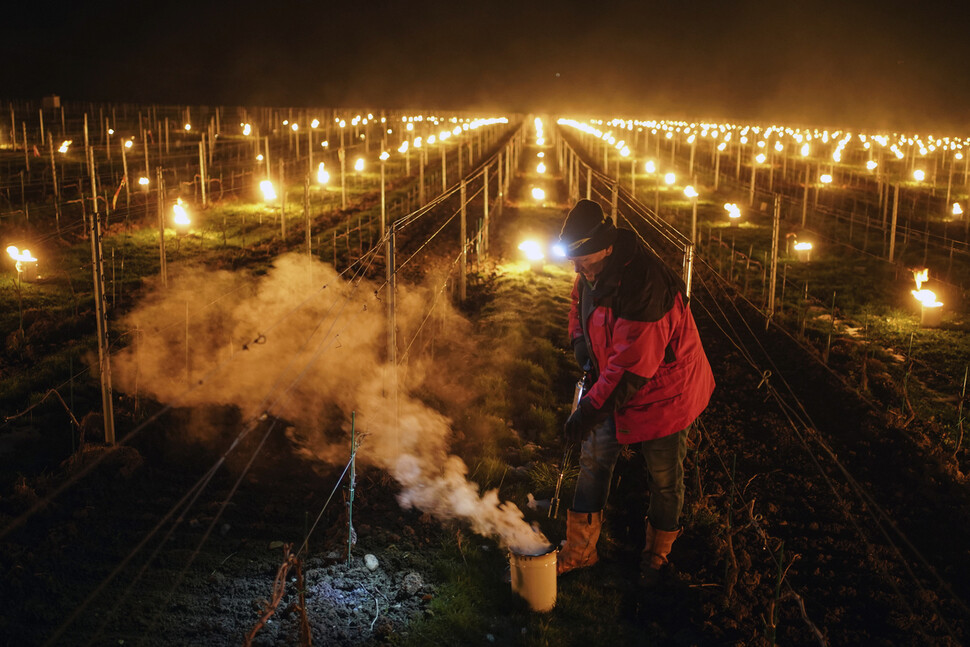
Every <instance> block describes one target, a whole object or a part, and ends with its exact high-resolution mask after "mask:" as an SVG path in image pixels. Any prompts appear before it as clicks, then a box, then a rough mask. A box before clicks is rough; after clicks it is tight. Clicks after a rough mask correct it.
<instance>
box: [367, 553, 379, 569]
mask: <svg viewBox="0 0 970 647" xmlns="http://www.w3.org/2000/svg"><path fill="white" fill-rule="evenodd" d="M377 565H378V561H377V557H375V556H374V555H371V554H370V553H367V554H366V555H364V566H366V567H367V570H369V571H376V570H377Z"/></svg>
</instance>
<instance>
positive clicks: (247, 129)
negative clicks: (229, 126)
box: [243, 124, 253, 137]
mask: <svg viewBox="0 0 970 647" xmlns="http://www.w3.org/2000/svg"><path fill="white" fill-rule="evenodd" d="M251 134H253V127H252V126H251V125H250V124H243V135H245V136H246V137H249V136H250V135H251Z"/></svg>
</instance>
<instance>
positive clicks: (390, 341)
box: [384, 222, 397, 367]
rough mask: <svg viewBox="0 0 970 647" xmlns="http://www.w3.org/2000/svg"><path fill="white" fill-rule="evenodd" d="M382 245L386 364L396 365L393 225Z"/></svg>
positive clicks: (395, 272) (395, 277) (395, 274)
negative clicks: (385, 315)
mask: <svg viewBox="0 0 970 647" xmlns="http://www.w3.org/2000/svg"><path fill="white" fill-rule="evenodd" d="M390 227H391V230H390V232H389V235H388V237H387V242H386V243H385V244H384V253H385V264H386V265H387V363H388V364H389V365H390V366H391V367H394V366H395V365H397V333H396V330H397V321H396V319H395V316H396V313H395V312H394V295H395V292H396V288H397V269H396V268H395V267H394V262H395V261H394V223H393V222H392V223H391V225H390Z"/></svg>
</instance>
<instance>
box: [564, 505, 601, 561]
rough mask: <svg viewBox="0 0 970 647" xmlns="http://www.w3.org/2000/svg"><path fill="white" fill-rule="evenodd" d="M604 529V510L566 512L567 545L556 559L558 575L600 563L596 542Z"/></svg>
mask: <svg viewBox="0 0 970 647" xmlns="http://www.w3.org/2000/svg"><path fill="white" fill-rule="evenodd" d="M602 527H603V511H602V510H600V511H599V512H573V511H572V510H567V511H566V544H565V545H564V546H563V547H562V548H561V549H560V550H559V555H558V556H557V558H556V575H562V574H563V573H568V572H569V571H572V570H575V569H577V568H585V567H587V566H592V565H593V564H595V563H596V562H598V561H599V559H600V558H599V555H597V554H596V542H597V541H598V540H599V538H600V529H601V528H602Z"/></svg>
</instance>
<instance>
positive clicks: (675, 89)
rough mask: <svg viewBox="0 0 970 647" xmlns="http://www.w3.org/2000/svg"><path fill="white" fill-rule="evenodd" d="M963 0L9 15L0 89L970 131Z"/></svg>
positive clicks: (267, 4) (2, 36)
mask: <svg viewBox="0 0 970 647" xmlns="http://www.w3.org/2000/svg"><path fill="white" fill-rule="evenodd" d="M961 4H962V3H956V2H954V3H945V2H942V1H941V0H930V1H929V2H915V1H908V2H902V1H900V0H886V1H882V2H876V1H874V0H867V1H866V2H852V1H851V0H846V2H835V1H826V2H784V1H781V0H779V1H777V2H769V1H767V0H747V1H741V2H731V1H730V0H724V1H723V2H716V3H715V2H710V3H697V2H694V3H691V2H642V3H605V4H604V5H602V6H597V3H594V2H586V3H577V2H571V1H561V2H548V3H536V2H532V3H526V2H523V3H515V2H507V1H505V0H496V1H491V2H488V1H483V2H478V3H475V4H474V5H471V4H467V3H462V2H454V3H451V2H437V3H435V2H430V1H425V2H403V1H399V2H359V1H357V2H350V1H348V2H340V3H332V2H314V3H299V2H293V1H290V0H283V1H278V2H274V1H272V0H265V1H263V2H258V3H257V2H249V1H242V2H219V3H205V2H199V3H195V4H189V3H177V4H176V3H170V2H169V3H165V2H159V3H148V2H141V1H139V0H128V1H126V2H88V3H84V2H78V3H74V4H73V5H71V6H69V7H70V8H64V7H65V6H68V5H63V4H60V3H58V4H52V3H43V2H33V3H32V2H27V1H24V0H20V1H19V2H18V4H16V5H13V6H10V5H8V6H7V8H5V9H4V10H3V16H2V22H3V23H5V24H4V26H3V27H0V40H2V42H0V48H2V49H3V54H4V56H3V58H2V61H3V63H2V65H0V97H2V98H15V99H22V98H38V97H40V96H43V95H45V94H51V93H55V94H59V95H60V96H61V97H62V99H63V100H65V101H72V100H85V101H101V100H104V101H134V102H158V103H177V104H187V103H188V104H207V105H216V104H221V105H275V106H325V107H337V106H343V107H376V108H396V107H404V108H418V107H420V108H439V109H449V108H454V109H460V108H482V109H491V110H496V111H502V112H508V111H511V110H514V111H523V112H526V111H529V112H552V113H556V114H564V113H568V114H570V115H582V114H591V115H597V116H629V117H635V118H636V117H643V118H654V117H667V118H685V119H726V120H738V121H746V120H752V119H754V120H772V121H774V122H776V123H785V124H796V125H818V126H850V127H872V128H875V127H879V128H884V127H888V128H897V129H908V128H918V129H919V130H921V131H923V132H926V131H934V132H942V133H943V134H957V135H966V134H967V131H968V130H970V111H968V106H970V22H968V21H967V20H966V17H965V15H964V14H965V13H966V10H965V9H961V8H960V5H961Z"/></svg>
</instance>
